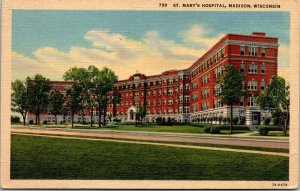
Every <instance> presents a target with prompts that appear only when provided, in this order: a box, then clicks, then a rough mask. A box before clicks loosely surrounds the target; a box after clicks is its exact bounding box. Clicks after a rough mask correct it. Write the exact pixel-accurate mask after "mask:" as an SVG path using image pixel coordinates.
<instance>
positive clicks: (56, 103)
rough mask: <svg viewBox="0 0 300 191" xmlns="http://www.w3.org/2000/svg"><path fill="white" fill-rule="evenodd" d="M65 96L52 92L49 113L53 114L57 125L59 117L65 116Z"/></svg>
mask: <svg viewBox="0 0 300 191" xmlns="http://www.w3.org/2000/svg"><path fill="white" fill-rule="evenodd" d="M64 101H65V100H64V95H63V94H61V93H60V92H59V91H58V90H56V91H55V92H51V93H50V96H49V106H48V109H49V112H51V113H52V114H53V115H54V117H55V124H56V125H57V115H60V114H63V108H64V107H63V106H64Z"/></svg>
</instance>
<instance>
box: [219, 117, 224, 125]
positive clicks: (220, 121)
mask: <svg viewBox="0 0 300 191" xmlns="http://www.w3.org/2000/svg"><path fill="white" fill-rule="evenodd" d="M222 121H223V117H222V116H221V117H219V124H221V123H222Z"/></svg>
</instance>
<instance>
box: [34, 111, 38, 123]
mask: <svg viewBox="0 0 300 191" xmlns="http://www.w3.org/2000/svg"><path fill="white" fill-rule="evenodd" d="M37 124H38V114H37V113H36V114H35V125H37Z"/></svg>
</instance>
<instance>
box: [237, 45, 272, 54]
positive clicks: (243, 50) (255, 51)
mask: <svg viewBox="0 0 300 191" xmlns="http://www.w3.org/2000/svg"><path fill="white" fill-rule="evenodd" d="M247 49H248V55H249V56H257V55H258V47H255V46H249V47H247ZM240 54H241V55H242V56H243V55H246V47H245V46H240ZM261 56H266V49H265V48H263V47H262V48H261Z"/></svg>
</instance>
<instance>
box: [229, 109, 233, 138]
mask: <svg viewBox="0 0 300 191" xmlns="http://www.w3.org/2000/svg"><path fill="white" fill-rule="evenodd" d="M232 118H233V109H232V104H231V105H230V134H232V126H233V123H232V122H233V121H232Z"/></svg>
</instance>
